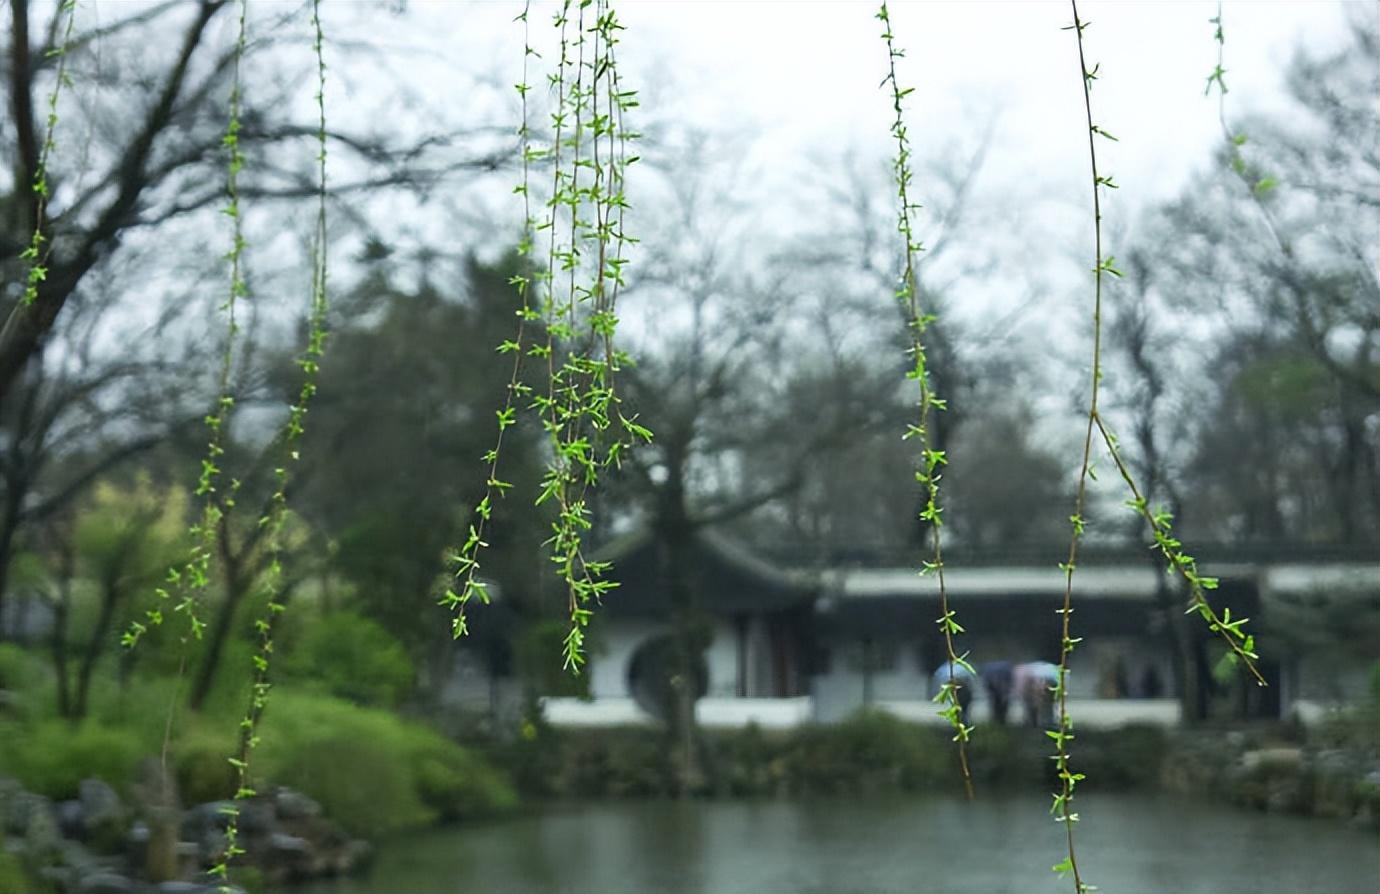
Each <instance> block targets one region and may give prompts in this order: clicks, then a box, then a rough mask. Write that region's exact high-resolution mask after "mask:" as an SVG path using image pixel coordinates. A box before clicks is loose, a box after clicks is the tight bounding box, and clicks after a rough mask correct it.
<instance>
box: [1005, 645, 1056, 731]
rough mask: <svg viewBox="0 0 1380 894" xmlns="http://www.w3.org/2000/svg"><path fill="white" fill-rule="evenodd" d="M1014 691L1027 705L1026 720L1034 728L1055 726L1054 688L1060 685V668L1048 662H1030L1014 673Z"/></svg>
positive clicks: (1016, 668) (1019, 667)
mask: <svg viewBox="0 0 1380 894" xmlns="http://www.w3.org/2000/svg"><path fill="white" fill-rule="evenodd" d="M1011 674H1012V690H1013V691H1014V692H1015V693H1016V695H1017V696H1018V697H1019V698H1020V699H1021V702H1022V703H1023V704H1024V705H1025V719H1026V723H1028V724H1029V725H1030V726H1032V727H1037V728H1038V727H1040V726H1045V727H1053V726H1054V688H1055V687H1056V686H1058V685H1059V666H1058V665H1057V664H1051V663H1050V662H1048V661H1028V662H1026V663H1025V664H1018V665H1016V666H1015V667H1014V668H1013V669H1012V671H1011Z"/></svg>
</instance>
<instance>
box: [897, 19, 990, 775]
mask: <svg viewBox="0 0 1380 894" xmlns="http://www.w3.org/2000/svg"><path fill="white" fill-rule="evenodd" d="M877 18H878V19H880V20H881V22H882V26H883V29H884V30H883V31H882V40H884V41H885V42H886V49H887V66H888V67H887V76H886V78H885V79H884V80H883V81H882V84H883V85H888V84H889V85H890V86H891V104H892V110H893V111H894V112H895V116H896V117H895V118H894V119H893V121H892V123H891V134H892V136H893V137H895V139H896V159H895V161H894V162H893V164H892V168H893V171H894V173H895V179H896V194H897V199H898V200H899V205H900V207H899V210H898V211H897V217H896V229H897V231H898V232H899V233H900V234H901V238H902V239H903V240H904V249H905V268H904V270H903V271H902V272H901V279H900V284H899V285H898V287H897V289H896V300H897V301H899V302H901V306H902V307H903V309H904V311H905V314H906V320H907V329H908V330H909V333H908V334H909V336H910V351H909V353H910V359H911V364H912V365H911V368H910V370H909V371H907V373H906V378H907V379H910V380H912V381H914V382H916V384H917V385H918V386H919V391H920V394H919V401H918V409H919V418H918V419H917V420H916V422H915V424H913V425H911V426H909V427H908V429H907V431H906V434H905V437H906V438H914V439H916V440H918V441H919V444H920V462H921V467H920V469H919V470H918V471H917V472H916V473H915V480H916V481H917V482H918V483H919V484H920V486H921V488H923V489H924V493H925V508H924V509H922V510H921V511H920V520H921V521H923V522H925V524H927V525H928V526H929V529H930V537H931V541H932V548H931V554H930V558H929V559H927V560H926V561H925V563H924V571H923V572H921V573H922V574H933V575H934V576H935V580H936V583H937V584H938V588H939V619H938V620H937V622H936V623H937V624H938V625H939V629H940V630H941V631H942V632H943V634H944V649H945V652H946V654H947V656H948V657H947V658H946V659H945V665H944V667H945V668H947V670H948V671H949V674H948V678H947V679H946V680H945V681H944V682H943V684H942V685H941V686H940V687H939V693H938V694H937V695H936V696H935V699H934V700H935V701H936V702H939V703H941V704H942V705H943V708H942V710H941V711H940V712H939V713H940V715H941V716H943V717H944V718H945V719H946V720H948V721H949V724H950V725H951V726H952V727H953V729H954V741H955V742H957V743H958V762H959V768H960V770H961V771H962V773H963V787H964V791H965V792H966V793H967V795H968V797H969V798H972V797H973V777H972V773H971V772H970V771H969V769H968V740H969V739H970V738H971V736H972V733H973V727H972V726H970V725H968V723H967V718H965V717H964V715H963V708H962V705H961V704H960V702H959V688H960V687H961V686H963V685H969V686H971V685H972V684H973V681H975V680H976V677H977V672H976V671H975V670H974V669H973V666H972V665H971V664H969V663H968V660H967V657H966V655H960V654H958V652H957V651H956V650H955V648H954V637H955V636H956V635H957V634H960V633H962V632H963V627H962V626H961V625H960V624H959V623H958V618H957V614H956V613H955V612H954V611H953V609H951V608H950V607H949V591H948V588H947V587H946V586H945V583H944V552H943V546H942V540H943V538H942V536H941V534H942V528H943V524H944V522H943V508H942V507H941V505H940V499H939V479H940V478H941V477H942V475H941V469H942V467H943V466H944V465H945V464H947V463H948V457H947V456H946V455H945V453H944V451H943V450H938V449H936V447H935V441H934V432H933V428H932V426H931V424H930V421H931V417H932V415H933V414H934V413H937V412H941V411H943V410H944V409H946V407H947V403H946V402H945V401H944V400H943V399H941V398H940V397H939V396H938V395H936V394H935V393H934V389H933V387H932V386H931V384H930V373H929V368H928V361H927V358H926V355H925V332H926V331H927V330H928V329H929V327H930V326H931V325H932V324H933V323H934V322H935V321H936V320H937V319H938V318H937V317H936V316H935V315H934V314H932V313H928V312H926V311H924V310H923V309H922V308H921V306H920V289H919V279H918V276H917V274H916V269H915V268H916V261H917V255H918V254H919V253H920V252H922V251H924V249H925V247H924V245H923V244H922V243H921V242H920V240H918V239H916V238H915V231H914V228H913V225H912V222H911V212H912V211H914V210H916V209H918V208H919V207H920V205H918V204H916V203H914V202H912V201H911V197H910V186H911V182H912V180H913V179H914V171H913V169H912V167H911V148H910V136H909V133H908V131H907V129H906V122H905V112H904V101H905V98H906V97H907V96H909V95H910V94H911V93H913V92H914V91H915V88H914V87H905V88H903V87H901V84H900V82H899V81H898V80H897V79H896V60H897V59H900V58H903V57H904V56H905V50H902V49H898V48H897V47H896V44H895V36H894V35H893V33H892V30H891V16H890V12H889V11H888V10H887V5H886V3H883V4H882V7H881V9H880V10H878V11H877ZM960 668H961V669H963V670H966V671H967V673H968V674H969V675H970V678H969V680H968V681H967V682H966V683H965V682H963V681H960V680H958V679H957V678H956V674H957V673H958V671H959V669H960Z"/></svg>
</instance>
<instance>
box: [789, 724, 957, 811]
mask: <svg viewBox="0 0 1380 894" xmlns="http://www.w3.org/2000/svg"><path fill="white" fill-rule="evenodd" d="M786 762H787V769H786V773H787V776H788V777H789V778H790V779H791V781H792V784H793V786H794V787H795V788H797V789H798V790H800V791H802V792H806V793H812V794H845V793H846V794H852V793H855V792H871V793H882V792H891V791H896V790H905V791H915V790H918V789H923V788H928V787H930V786H934V785H942V786H944V787H948V785H951V784H952V783H951V782H950V780H952V778H953V764H952V762H951V758H950V755H949V752H948V749H946V748H944V747H943V746H942V743H941V741H939V740H938V739H937V737H935V736H934V735H933V733H932V732H931V731H927V730H925V729H924V728H922V727H917V726H915V725H913V724H907V723H905V722H904V721H902V720H899V719H897V718H896V717H894V716H892V715H890V714H886V713H884V712H880V711H863V712H860V713H858V714H855V715H854V716H853V717H851V718H849V719H848V720H846V721H844V722H843V723H838V724H832V725H829V726H814V727H807V728H805V729H804V730H803V731H802V732H801V734H800V736H799V737H798V739H797V742H796V744H795V746H794V747H793V748H792V749H791V751H790V752H789V753H788V755H787V757H786Z"/></svg>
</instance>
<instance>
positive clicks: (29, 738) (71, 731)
mask: <svg viewBox="0 0 1380 894" xmlns="http://www.w3.org/2000/svg"><path fill="white" fill-rule="evenodd" d="M139 726H141V727H143V729H142V730H141V731H139V732H136V730H135V728H134V727H132V726H131V725H130V724H128V723H126V724H125V725H122V726H116V725H108V724H105V723H101V722H99V721H95V720H87V721H84V722H82V723H81V724H78V725H73V724H72V723H70V722H68V721H66V720H57V719H52V720H42V721H38V722H36V723H31V724H24V725H20V724H15V723H4V724H0V742H3V743H4V744H3V746H0V773H3V774H5V775H9V776H14V777H15V778H17V779H18V780H19V781H20V782H21V783H23V785H24V787H25V788H27V789H29V790H30V791H34V792H38V793H39V794H41V795H47V796H48V797H50V798H55V799H63V798H75V797H76V796H77V785H78V783H80V782H81V781H82V780H83V779H87V778H90V777H96V778H97V779H102V780H104V781H106V782H107V783H109V784H110V785H112V786H115V787H117V788H119V787H121V786H123V785H125V784H126V783H127V782H128V781H129V780H130V779H132V778H133V777H134V768H135V765H136V764H137V763H138V762H139V760H140V758H142V757H143V756H144V755H145V754H147V753H148V752H149V742H148V739H149V736H148V729H147V727H148V724H147V723H141V724H139ZM141 733H142V734H141Z"/></svg>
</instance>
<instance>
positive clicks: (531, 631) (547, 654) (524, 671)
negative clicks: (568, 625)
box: [513, 618, 591, 698]
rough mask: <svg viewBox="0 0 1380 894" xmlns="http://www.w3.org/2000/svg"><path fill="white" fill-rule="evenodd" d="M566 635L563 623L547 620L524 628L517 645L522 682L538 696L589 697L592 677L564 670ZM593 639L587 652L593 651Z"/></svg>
mask: <svg viewBox="0 0 1380 894" xmlns="http://www.w3.org/2000/svg"><path fill="white" fill-rule="evenodd" d="M565 633H566V629H565V625H564V624H563V623H562V622H560V621H557V620H555V619H551V618H547V619H542V620H537V621H533V622H531V623H529V624H527V625H526V626H524V627H523V628H522V630H521V631H520V632H519V633H518V635H517V637H516V638H515V640H514V642H513V658H514V663H515V665H516V668H515V669H516V671H517V676H518V679H520V680H524V681H527V682H528V683H529V684H530V685H531V686H532V687H533V688H534V690H535V692H536V694H538V695H549V696H574V697H579V698H583V697H585V696H587V695H589V678H588V676H585V675H583V674H582V675H580V676H575V675H572V674H568V673H565V672H563V669H562V668H561V666H560V661H559V656H560V654H561V643H562V642H563V641H564V639H565ZM590 639H591V638H587V639H586V648H589V643H590Z"/></svg>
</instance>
